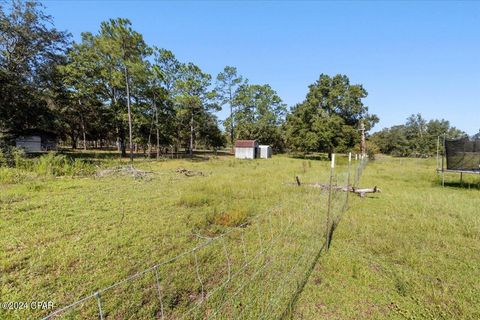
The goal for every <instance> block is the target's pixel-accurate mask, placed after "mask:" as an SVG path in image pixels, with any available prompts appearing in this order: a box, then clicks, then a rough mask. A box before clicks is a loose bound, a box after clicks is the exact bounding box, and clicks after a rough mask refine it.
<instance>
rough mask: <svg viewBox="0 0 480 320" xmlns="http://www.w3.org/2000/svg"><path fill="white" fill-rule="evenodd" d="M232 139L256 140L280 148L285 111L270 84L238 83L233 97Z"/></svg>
mask: <svg viewBox="0 0 480 320" xmlns="http://www.w3.org/2000/svg"><path fill="white" fill-rule="evenodd" d="M234 105H235V106H236V111H235V113H234V117H235V119H236V136H235V139H256V140H258V141H260V142H261V143H264V144H270V145H272V148H274V149H275V150H282V149H283V139H282V131H281V126H282V124H283V122H284V119H285V114H286V112H287V107H286V105H285V104H284V103H283V102H282V99H281V98H280V97H279V96H278V94H277V93H276V92H275V90H273V89H272V88H271V87H270V86H269V85H249V84H243V85H241V86H240V87H239V88H238V89H237V91H236V93H235V98H234Z"/></svg>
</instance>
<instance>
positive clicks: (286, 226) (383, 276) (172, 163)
mask: <svg viewBox="0 0 480 320" xmlns="http://www.w3.org/2000/svg"><path fill="white" fill-rule="evenodd" d="M339 163H340V165H339V166H338V167H337V168H336V170H337V171H336V172H337V175H336V177H335V181H334V182H336V183H338V184H339V185H342V184H345V183H346V181H345V180H346V166H345V159H340V160H339ZM135 166H136V167H137V168H138V169H141V170H143V171H146V172H148V173H147V174H146V176H145V177H144V178H141V179H134V178H132V177H131V176H128V175H118V174H113V175H105V176H104V177H90V176H88V177H77V178H71V177H59V178H53V177H48V176H38V175H34V174H28V175H26V174H22V175H21V177H22V178H21V179H13V178H12V174H11V173H8V174H5V172H4V173H3V174H4V175H8V177H9V178H8V179H4V180H3V181H4V183H2V184H1V185H0V188H1V194H0V206H1V208H0V217H1V219H0V233H1V234H2V237H1V238H0V248H2V250H1V251H0V280H1V283H2V286H1V292H0V293H1V299H0V300H1V301H32V300H36V301H53V302H54V306H55V309H56V308H60V307H62V306H64V305H67V304H69V303H72V302H74V301H76V300H78V299H81V298H82V297H85V296H88V295H90V294H92V292H95V291H97V290H101V289H102V288H105V287H108V286H110V285H112V284H114V283H116V282H117V281H119V280H122V279H125V278H127V277H129V276H132V275H135V274H136V273H137V272H139V271H142V270H144V269H146V268H149V267H151V266H152V265H155V264H157V263H158V262H162V261H167V260H169V259H170V258H173V257H175V256H177V255H178V254H181V253H182V252H185V251H186V250H189V249H192V248H195V247H197V246H202V245H203V244H205V243H208V245H205V246H204V247H201V249H199V250H197V251H195V252H194V253H189V254H186V255H184V256H182V258H179V259H178V260H175V261H174V262H172V263H169V264H165V265H161V266H160V267H159V268H158V269H157V270H158V275H159V279H160V283H161V297H162V298H161V299H159V295H158V292H157V286H156V278H155V273H154V272H153V271H154V270H150V271H149V272H147V273H145V274H143V275H141V276H139V277H138V278H135V279H134V281H131V282H128V283H124V284H121V285H119V286H116V287H114V288H112V289H109V290H108V291H105V292H102V294H101V301H102V306H103V312H104V316H106V318H112V319H127V318H130V319H139V318H144V319H149V318H154V317H157V318H160V317H161V315H162V312H163V314H164V315H165V317H166V318H168V319H170V318H185V319H190V318H209V319H213V318H222V319H223V318H230V319H233V318H235V319H236V318H244V319H259V318H265V319H272V318H279V317H282V316H285V315H287V316H290V315H291V316H293V318H298V319H322V318H324V319H362V318H363V319H372V318H377V319H385V318H409V319H410V318H411V319H419V318H422V319H423V318H427V319H429V318H431V319H442V318H443V319H452V318H455V319H457V318H458V319H462V318H464V319H477V318H480V307H479V305H480V285H479V281H478V279H479V278H480V268H479V267H478V266H479V265H480V255H479V253H480V219H479V217H478V215H479V214H480V210H479V208H480V197H479V195H480V190H479V189H480V188H479V185H478V180H479V179H478V177H475V178H473V177H469V178H467V179H469V180H467V182H475V183H477V184H474V185H473V184H468V183H467V184H464V185H463V186H460V185H455V184H450V185H447V187H446V188H441V187H440V186H439V184H438V181H437V178H436V176H435V172H434V166H435V163H434V161H433V160H431V159H427V160H425V159H422V160H414V159H392V158H387V157H380V158H379V159H378V160H376V161H372V162H370V163H369V164H368V166H367V168H366V169H365V172H364V176H363V177H362V183H361V185H362V186H367V187H372V186H374V185H377V186H379V187H380V188H381V189H382V193H380V194H375V195H370V196H368V197H367V198H365V199H360V198H357V197H353V196H350V199H351V201H350V209H349V210H348V211H347V212H346V214H344V215H343V216H342V219H341V221H340V224H339V225H338V227H337V229H336V232H335V234H334V237H333V242H332V247H331V249H330V251H328V253H324V252H322V255H321V256H320V260H319V263H318V264H317V265H316V267H315V268H314V269H313V272H312V274H311V276H310V278H309V279H308V282H307V284H306V287H305V289H304V290H303V292H302V293H301V294H300V295H298V300H296V304H295V306H294V311H293V313H290V312H289V311H290V309H289V305H290V303H292V301H295V298H296V297H297V294H298V293H299V289H301V285H302V281H303V280H304V279H306V275H307V274H308V270H309V268H310V266H311V265H312V263H313V262H314V260H315V257H316V255H317V254H318V252H320V249H321V248H322V244H323V241H324V239H325V235H324V230H325V223H326V220H325V217H326V203H327V194H326V193H325V192H322V191H321V190H319V189H315V188H308V187H302V188H298V187H296V186H293V185H291V184H290V183H292V182H293V181H294V177H295V175H299V176H300V177H301V179H302V181H304V182H314V181H319V182H327V181H328V175H329V169H328V167H329V163H328V162H326V161H315V160H303V159H293V158H290V157H287V156H276V157H274V158H273V159H270V160H256V161H238V160H234V159H232V158H230V157H220V158H212V159H210V160H202V159H196V160H195V161H190V160H167V161H162V162H155V161H142V160H138V161H137V162H136V164H135ZM179 168H186V169H188V170H191V175H192V176H186V175H185V174H184V173H182V172H177V171H178V169H179ZM6 170H10V169H6ZM352 174H353V171H352ZM455 179H457V177H453V176H452V177H449V180H448V181H454V180H455ZM468 187H470V189H469V188H468ZM345 197H346V194H345V193H338V194H334V211H333V215H334V216H338V215H339V214H340V213H341V208H342V206H343V204H344V201H345ZM222 234H226V235H225V236H221V235H222ZM219 236H220V238H216V237H219ZM217 239H218V240H217ZM49 311H53V310H48V311H42V310H17V311H12V310H4V309H3V310H2V309H0V319H24V318H27V317H33V318H38V317H40V316H45V315H46V314H48V313H49ZM60 316H62V317H65V318H69V319H75V318H96V317H97V316H98V308H97V301H96V299H95V298H92V299H89V300H87V301H86V302H85V303H82V304H79V305H78V306H76V307H75V308H72V309H69V310H67V311H66V312H64V313H61V314H60Z"/></svg>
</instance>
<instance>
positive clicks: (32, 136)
mask: <svg viewBox="0 0 480 320" xmlns="http://www.w3.org/2000/svg"><path fill="white" fill-rule="evenodd" d="M57 143H58V138H57V135H56V134H55V133H51V132H47V131H42V130H26V131H25V132H23V133H22V135H19V136H17V137H16V138H15V146H16V147H17V148H21V149H23V150H25V152H27V153H31V152H42V151H49V150H57Z"/></svg>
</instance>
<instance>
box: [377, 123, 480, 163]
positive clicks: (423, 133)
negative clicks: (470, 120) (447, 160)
mask: <svg viewBox="0 0 480 320" xmlns="http://www.w3.org/2000/svg"><path fill="white" fill-rule="evenodd" d="M444 136H445V138H447V139H457V138H463V137H467V136H468V135H467V134H466V133H465V132H463V131H462V130H459V129H457V128H455V127H453V126H451V125H450V122H449V121H447V120H444V119H442V120H437V119H433V120H429V121H427V120H426V119H424V118H423V117H422V115H421V114H412V115H411V116H409V117H408V118H407V120H406V122H405V124H401V125H396V126H392V127H390V128H385V129H383V130H381V131H378V132H376V133H374V134H373V135H372V136H371V137H370V142H371V145H372V146H373V148H376V149H377V151H378V152H381V153H384V154H391V155H394V156H399V157H426V156H431V155H434V154H435V153H436V152H437V144H438V141H439V140H438V139H439V137H440V140H441V141H440V147H442V143H443V142H442V141H443V137H444ZM477 136H479V137H480V133H479V134H477ZM474 138H475V136H474Z"/></svg>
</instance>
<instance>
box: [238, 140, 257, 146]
mask: <svg viewBox="0 0 480 320" xmlns="http://www.w3.org/2000/svg"><path fill="white" fill-rule="evenodd" d="M256 145H257V141H256V140H237V142H235V148H255V147H256Z"/></svg>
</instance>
